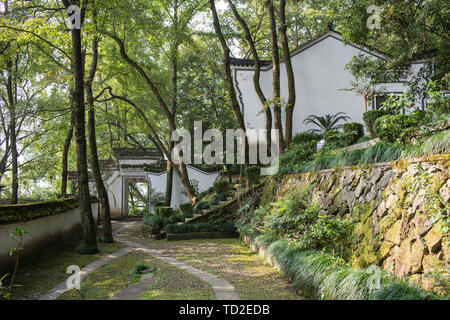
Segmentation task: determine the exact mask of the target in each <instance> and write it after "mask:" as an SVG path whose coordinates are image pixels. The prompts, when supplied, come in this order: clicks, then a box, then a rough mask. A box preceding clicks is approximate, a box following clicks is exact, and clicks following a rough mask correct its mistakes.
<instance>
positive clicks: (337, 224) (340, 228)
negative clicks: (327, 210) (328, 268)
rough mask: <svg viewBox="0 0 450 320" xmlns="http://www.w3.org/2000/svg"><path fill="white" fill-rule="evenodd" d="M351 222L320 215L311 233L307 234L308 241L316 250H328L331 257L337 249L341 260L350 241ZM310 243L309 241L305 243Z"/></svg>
mask: <svg viewBox="0 0 450 320" xmlns="http://www.w3.org/2000/svg"><path fill="white" fill-rule="evenodd" d="M353 226H354V225H353V221H352V220H351V219H339V218H335V217H332V216H330V215H322V216H320V217H319V219H318V220H317V221H316V223H314V224H313V225H312V226H311V232H310V233H309V234H308V240H309V239H310V240H311V242H312V243H313V244H314V246H315V247H316V248H317V249H322V248H325V249H329V250H331V251H332V253H333V255H334V254H335V251H336V250H337V249H339V251H340V256H341V258H342V254H343V250H344V247H345V246H346V245H347V244H348V243H349V241H350V235H351V232H352V231H353ZM307 243H310V241H307Z"/></svg>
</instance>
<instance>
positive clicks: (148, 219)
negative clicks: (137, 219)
mask: <svg viewBox="0 0 450 320" xmlns="http://www.w3.org/2000/svg"><path fill="white" fill-rule="evenodd" d="M144 223H145V224H146V225H148V226H149V227H151V228H152V229H155V230H161V229H162V228H163V227H164V225H165V224H166V223H167V219H166V218H164V217H162V216H160V215H156V214H151V213H147V214H146V215H145V216H144Z"/></svg>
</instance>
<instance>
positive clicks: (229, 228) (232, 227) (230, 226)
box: [217, 222, 236, 233]
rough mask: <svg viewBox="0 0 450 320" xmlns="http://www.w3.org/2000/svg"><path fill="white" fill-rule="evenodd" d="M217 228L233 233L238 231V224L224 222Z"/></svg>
mask: <svg viewBox="0 0 450 320" xmlns="http://www.w3.org/2000/svg"><path fill="white" fill-rule="evenodd" d="M217 229H218V230H219V231H222V232H227V233H233V232H236V226H235V225H234V223H232V222H228V223H223V224H221V225H219V226H217Z"/></svg>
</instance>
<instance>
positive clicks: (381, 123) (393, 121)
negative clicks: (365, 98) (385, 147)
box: [374, 110, 429, 143]
mask: <svg viewBox="0 0 450 320" xmlns="http://www.w3.org/2000/svg"><path fill="white" fill-rule="evenodd" d="M428 121H429V115H428V113H427V112H426V111H423V110H416V111H414V112H412V113H410V114H396V115H386V116H382V117H380V118H378V119H377V120H376V121H375V124H374V131H375V134H376V136H377V137H378V138H380V139H382V140H384V141H387V142H396V141H399V142H403V143H405V142H409V139H410V138H411V136H413V135H414V134H415V133H416V132H417V131H418V130H419V128H420V126H421V125H424V124H425V123H426V122H428Z"/></svg>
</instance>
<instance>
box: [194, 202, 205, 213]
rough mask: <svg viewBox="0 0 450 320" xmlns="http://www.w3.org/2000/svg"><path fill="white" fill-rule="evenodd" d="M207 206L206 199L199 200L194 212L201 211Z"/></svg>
mask: <svg viewBox="0 0 450 320" xmlns="http://www.w3.org/2000/svg"><path fill="white" fill-rule="evenodd" d="M207 208H209V204H208V202H206V201H199V202H197V204H196V205H195V207H194V213H202V210H203V209H207Z"/></svg>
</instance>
